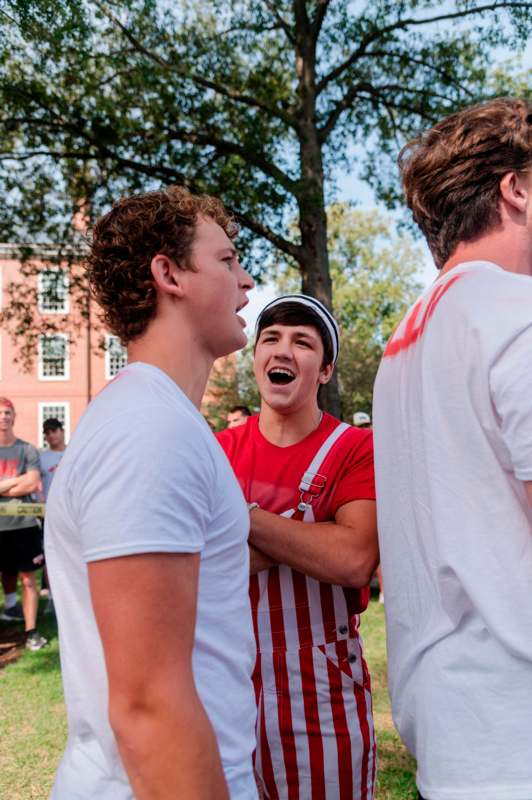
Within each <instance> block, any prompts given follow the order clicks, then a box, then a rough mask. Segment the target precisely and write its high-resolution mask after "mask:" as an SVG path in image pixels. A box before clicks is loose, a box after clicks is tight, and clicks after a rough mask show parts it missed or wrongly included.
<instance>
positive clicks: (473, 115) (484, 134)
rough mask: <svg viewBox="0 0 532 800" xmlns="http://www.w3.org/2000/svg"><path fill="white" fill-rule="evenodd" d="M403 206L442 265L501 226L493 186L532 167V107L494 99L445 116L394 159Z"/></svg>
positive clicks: (504, 99)
mask: <svg viewBox="0 0 532 800" xmlns="http://www.w3.org/2000/svg"><path fill="white" fill-rule="evenodd" d="M398 161H399V169H400V171H401V177H402V181H403V188H404V191H405V196H406V202H407V204H408V207H409V208H410V209H411V210H412V214H413V217H414V220H415V221H416V222H417V224H418V225H419V227H420V228H421V230H422V231H423V233H424V235H425V237H426V239H427V243H428V245H429V247H430V249H431V251H432V255H433V256H434V260H435V262H436V266H437V267H438V268H441V267H442V266H443V265H444V264H445V262H446V261H447V260H448V259H449V257H450V256H451V255H452V253H453V252H454V250H455V249H456V247H457V245H458V244H459V242H462V241H471V240H473V239H476V238H477V237H478V236H480V235H481V234H483V233H485V232H486V231H488V230H490V229H491V228H493V227H494V226H495V225H497V224H498V223H500V221H501V218H500V214H499V199H500V191H499V183H500V181H501V178H502V177H503V176H504V175H505V174H506V173H508V172H517V173H524V172H526V171H527V170H528V169H530V167H531V166H532V103H530V102H529V101H527V100H518V99H515V98H507V97H499V98H497V99H496V100H492V101H491V102H488V103H480V104H478V105H475V106H471V107H470V108H466V109H464V110H463V111H458V112H457V113H456V114H452V115H451V116H449V117H446V118H445V119H444V120H442V121H441V122H438V124H437V125H434V127H433V128H431V129H430V130H428V131H424V132H423V133H421V134H420V135H419V136H417V137H416V138H415V139H412V141H410V142H408V144H407V145H405V147H403V149H402V150H401V152H400V154H399V160H398Z"/></svg>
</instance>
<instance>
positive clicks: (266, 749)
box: [259, 702, 279, 800]
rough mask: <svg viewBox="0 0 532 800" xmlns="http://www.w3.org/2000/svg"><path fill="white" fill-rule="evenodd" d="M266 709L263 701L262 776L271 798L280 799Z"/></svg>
mask: <svg viewBox="0 0 532 800" xmlns="http://www.w3.org/2000/svg"><path fill="white" fill-rule="evenodd" d="M261 712H262V713H261ZM264 715H265V711H264V702H261V706H260V708H259V720H260V722H259V730H260V736H259V744H260V757H261V764H262V775H261V776H260V777H261V778H262V780H263V782H264V787H265V789H266V790H267V792H268V796H269V798H270V800H279V793H278V792H277V786H276V785H275V773H274V771H273V764H272V756H271V753H270V745H269V744H268V735H267V733H266V719H265V716H264Z"/></svg>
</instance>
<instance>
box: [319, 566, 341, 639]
mask: <svg viewBox="0 0 532 800" xmlns="http://www.w3.org/2000/svg"><path fill="white" fill-rule="evenodd" d="M334 591H338V588H337V587H335V588H334V589H333V587H332V585H331V584H330V583H322V582H321V581H320V603H321V614H322V617H323V630H324V632H325V641H326V642H327V644H329V642H335V641H336V636H337V632H336V615H335V613H334V595H333V592H334ZM341 622H343V620H341Z"/></svg>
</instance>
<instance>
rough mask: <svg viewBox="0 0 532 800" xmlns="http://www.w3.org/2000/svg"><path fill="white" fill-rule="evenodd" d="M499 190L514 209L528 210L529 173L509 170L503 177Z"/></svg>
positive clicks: (519, 210)
mask: <svg viewBox="0 0 532 800" xmlns="http://www.w3.org/2000/svg"><path fill="white" fill-rule="evenodd" d="M499 191H500V193H501V197H502V199H503V201H505V202H506V203H507V204H508V205H509V206H510V208H511V210H512V211H514V212H515V211H518V212H521V213H522V212H524V211H526V207H527V201H528V195H529V193H530V175H529V173H524V174H520V173H519V172H507V173H506V175H504V176H503V177H502V178H501V181H500V183H499Z"/></svg>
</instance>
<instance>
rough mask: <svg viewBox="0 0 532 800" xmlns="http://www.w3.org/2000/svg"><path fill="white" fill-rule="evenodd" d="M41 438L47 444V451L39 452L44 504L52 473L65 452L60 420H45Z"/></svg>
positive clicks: (51, 418) (63, 434) (63, 432)
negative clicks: (42, 437)
mask: <svg viewBox="0 0 532 800" xmlns="http://www.w3.org/2000/svg"><path fill="white" fill-rule="evenodd" d="M42 432H43V436H44V438H45V439H46V443H47V444H48V450H40V451H39V460H40V463H41V480H42V497H43V501H44V502H45V503H46V501H47V499H48V493H49V491H50V486H51V485H52V480H53V477H54V473H55V471H56V469H57V467H58V466H59V462H60V461H61V459H62V458H63V453H64V452H65V447H66V445H65V431H64V428H63V423H62V422H61V420H59V419H56V418H55V417H49V419H45V420H44V422H43V426H42Z"/></svg>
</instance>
